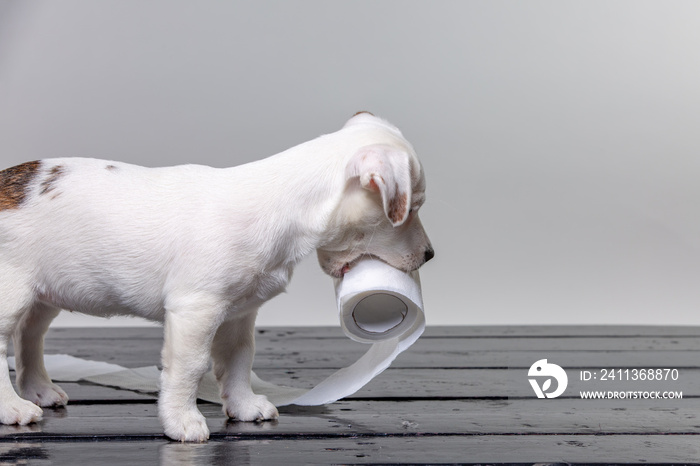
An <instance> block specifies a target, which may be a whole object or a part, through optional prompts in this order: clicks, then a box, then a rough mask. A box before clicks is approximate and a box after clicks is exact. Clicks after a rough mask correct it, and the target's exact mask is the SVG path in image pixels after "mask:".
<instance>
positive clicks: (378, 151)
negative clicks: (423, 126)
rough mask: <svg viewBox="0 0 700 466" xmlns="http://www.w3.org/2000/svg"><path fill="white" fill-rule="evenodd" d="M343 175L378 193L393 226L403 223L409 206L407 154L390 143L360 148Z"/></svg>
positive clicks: (409, 186)
mask: <svg viewBox="0 0 700 466" xmlns="http://www.w3.org/2000/svg"><path fill="white" fill-rule="evenodd" d="M346 175H347V178H348V179H351V178H358V177H359V179H360V184H361V185H362V187H363V188H365V189H368V190H370V191H373V192H376V193H379V194H380V195H381V197H382V203H383V205H384V213H386V216H387V217H388V218H389V220H390V221H391V223H392V225H394V226H395V227H396V226H399V225H401V224H403V223H404V222H405V221H406V219H407V218H408V215H409V210H410V208H411V161H410V157H409V155H408V153H406V152H404V151H401V150H398V149H395V148H393V147H390V146H384V145H372V146H365V147H363V148H361V149H360V150H359V151H358V152H357V153H356V154H355V155H354V156H353V157H352V159H351V160H350V163H349V164H348V166H347V171H346Z"/></svg>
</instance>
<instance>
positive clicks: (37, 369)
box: [13, 303, 68, 407]
mask: <svg viewBox="0 0 700 466" xmlns="http://www.w3.org/2000/svg"><path fill="white" fill-rule="evenodd" d="M59 312H60V309H57V308H55V307H53V306H49V305H46V304H42V303H36V304H34V306H32V308H31V309H30V310H29V312H27V313H25V314H24V315H23V316H22V318H21V319H20V321H19V324H18V325H17V328H16V329H15V333H14V336H13V339H14V344H15V358H16V361H17V388H18V389H19V393H20V395H21V396H22V398H25V399H27V400H29V401H31V402H33V403H35V404H37V405H39V406H43V407H48V406H65V404H66V403H67V402H68V395H66V393H65V392H64V391H63V390H62V389H61V387H59V386H58V385H56V384H54V383H53V382H51V379H50V378H49V375H48V373H47V372H46V368H45V367H44V335H45V334H46V331H47V330H48V329H49V324H50V323H51V321H52V320H53V319H54V318H55V317H56V316H57V315H58V313H59Z"/></svg>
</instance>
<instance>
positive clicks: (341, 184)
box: [0, 112, 433, 442]
mask: <svg viewBox="0 0 700 466" xmlns="http://www.w3.org/2000/svg"><path fill="white" fill-rule="evenodd" d="M424 192H425V178H424V176H423V171H422V168H421V165H420V163H419V162H418V159H417V158H416V155H415V152H414V150H413V148H412V147H411V145H410V144H409V143H408V142H407V141H406V140H405V139H404V138H403V136H402V135H401V133H400V132H399V130H398V129H397V128H395V127H394V126H392V125H391V124H389V123H387V122H386V121H384V120H382V119H379V118H377V117H375V116H373V115H371V114H369V113H367V112H361V113H359V114H357V115H355V116H354V117H353V118H351V119H350V120H349V121H348V122H347V124H346V125H345V126H344V127H343V128H342V129H341V130H340V131H337V132H335V133H332V134H328V135H324V136H321V137H319V138H317V139H314V140H312V141H310V142H307V143H304V144H301V145H299V146H296V147H294V148H292V149H289V150H287V151H285V152H282V153H280V154H277V155H275V156H273V157H269V158H267V159H264V160H260V161H257V162H254V163H250V164H246V165H242V166H239V167H235V168H228V169H214V168H210V167H205V166H197V165H185V166H178V167H171V168H143V167H138V166H133V165H127V164H124V163H118V162H107V161H101V160H94V159H73V158H67V159H47V160H42V161H38V162H29V163H25V164H22V165H19V166H17V167H14V168H9V169H7V170H4V171H2V172H0V422H2V423H3V424H28V423H32V422H37V421H39V420H41V417H42V410H41V408H40V407H39V406H45V407H46V406H60V405H65V404H66V402H67V400H68V397H67V396H66V394H65V393H64V392H63V390H61V388H60V387H58V386H57V385H55V384H53V383H52V382H51V380H50V379H49V376H48V375H47V373H46V369H45V368H44V363H43V355H42V352H43V337H44V334H45V333H46V330H47V328H48V326H49V323H50V322H51V320H52V319H53V318H54V317H55V316H56V315H57V314H58V312H59V310H60V309H68V310H71V311H75V312H81V313H85V314H90V315H97V316H114V315H136V316H141V317H144V318H146V319H151V320H155V321H160V322H164V326H165V330H164V332H165V342H164V346H163V351H162V364H163V373H162V377H161V385H160V387H161V388H160V397H159V401H158V409H159V416H160V420H161V423H162V424H163V427H164V429H165V434H166V435H167V436H168V437H170V438H172V439H176V440H180V441H195V442H196V441H204V440H206V439H207V438H208V437H209V430H208V429H207V425H206V422H205V419H204V416H202V414H201V413H200V412H199V410H198V409H197V404H196V393H197V387H198V384H199V381H200V379H201V377H202V376H203V374H204V373H205V372H206V370H207V369H208V365H209V361H210V358H212V359H213V363H214V371H215V374H216V377H217V379H218V381H219V384H220V388H221V398H222V399H223V402H224V405H223V410H224V412H225V413H226V415H228V416H229V417H231V418H234V419H238V420H242V421H254V420H267V419H275V418H277V416H278V413H277V410H276V408H275V407H274V406H273V405H272V404H271V403H270V402H269V401H268V400H267V399H266V398H265V397H264V396H260V395H255V394H254V393H253V392H252V390H251V388H250V380H249V379H250V369H251V366H252V363H253V356H254V352H255V349H254V325H255V317H256V315H257V311H258V308H259V307H260V305H261V304H262V303H263V302H265V301H267V300H268V299H270V298H272V297H273V296H275V295H277V294H279V293H280V292H281V291H283V289H284V288H285V286H286V285H287V282H288V281H289V279H290V277H291V274H292V268H293V267H294V265H295V264H296V263H297V262H299V260H300V259H301V258H302V257H304V256H305V255H307V254H308V253H310V252H312V251H313V250H314V249H316V250H317V251H318V257H319V262H320V264H321V267H322V268H323V270H324V271H326V272H327V273H328V274H330V275H332V276H334V277H342V276H343V274H344V273H345V272H347V271H348V270H349V269H350V268H352V266H353V263H354V262H355V261H357V260H358V259H359V258H360V257H362V256H364V255H371V256H375V257H377V258H380V259H382V260H384V261H385V262H387V263H388V264H390V265H392V266H394V267H397V268H399V269H402V270H405V271H411V270H415V269H417V268H418V267H420V266H421V265H422V264H423V263H424V262H426V261H427V260H430V258H432V257H433V249H432V247H431V245H430V242H429V240H428V237H427V236H426V234H425V231H424V230H423V227H422V226H421V223H420V221H419V219H418V216H417V211H418V208H419V207H420V206H421V205H422V203H423V201H424ZM10 337H13V339H14V345H15V354H16V360H17V386H18V389H19V392H20V394H21V395H22V397H23V398H24V399H23V398H20V397H19V396H18V395H17V394H16V393H15V391H14V390H13V388H12V383H11V380H10V378H9V374H8V368H7V358H6V356H7V344H8V341H9V339H10ZM27 400H29V401H27Z"/></svg>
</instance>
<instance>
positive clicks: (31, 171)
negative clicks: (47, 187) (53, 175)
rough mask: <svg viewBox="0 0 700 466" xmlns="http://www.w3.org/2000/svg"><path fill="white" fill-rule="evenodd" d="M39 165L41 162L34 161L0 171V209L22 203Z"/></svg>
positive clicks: (10, 207)
mask: <svg viewBox="0 0 700 466" xmlns="http://www.w3.org/2000/svg"><path fill="white" fill-rule="evenodd" d="M40 167H41V162H39V161H34V162H26V163H23V164H21V165H17V166H16V167H11V168H8V169H5V170H2V171H0V211H1V210H8V209H16V208H18V207H19V206H20V205H22V202H24V200H25V199H26V197H27V191H28V189H29V185H30V184H31V182H32V180H33V179H34V178H35V177H36V175H37V173H38V171H39V168H40Z"/></svg>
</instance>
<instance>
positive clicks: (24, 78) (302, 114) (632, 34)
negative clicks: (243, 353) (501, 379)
mask: <svg viewBox="0 0 700 466" xmlns="http://www.w3.org/2000/svg"><path fill="white" fill-rule="evenodd" d="M698 24H700V3H699V2H672V1H659V2H648V1H639V0H635V1H628V2H619V1H616V2H613V1H604V2H596V1H586V2H561V1H527V2H523V1H517V2H516V1H514V2H503V1H483V2H481V1H478V2H477V1H456V2H445V1H430V2H427V1H425V2H411V1H372V2H366V1H353V2H349V1H348V2H330V1H325V0H324V1H294V2H260V1H251V2H223V1H196V2H195V1H188V2H183V1H139V2H137V1H76V0H62V1H60V2H49V1H45V2H32V1H22V2H19V1H2V2H1V3H0V162H1V165H2V168H5V167H8V166H11V165H14V164H17V163H20V162H23V161H27V160H31V159H37V158H46V157H53V156H89V157H99V158H109V159H116V160H122V161H126V162H132V163H137V164H142V165H148V166H162V165H174V164H179V163H188V162H196V163H203V164H209V165H213V166H219V167H223V166H230V165H237V164H240V163H243V162H247V161H251V160H255V159H258V158H262V157H265V156H268V155H272V154H274V153H276V152H279V151H281V150H284V149H286V148H288V147H290V146H292V145H295V144H297V143H300V142H303V141H306V140H308V139H311V138H314V137H316V136H318V135H320V134H323V133H328V132H332V131H335V130H337V129H339V128H340V127H341V126H342V125H343V123H344V122H345V120H346V119H347V118H348V117H349V116H350V115H352V114H353V113H354V112H355V111H357V110H362V109H366V110H371V111H372V112H374V113H375V114H377V115H380V116H383V117H385V118H387V119H388V120H390V121H391V122H393V123H395V124H396V125H397V126H399V127H400V128H401V129H402V131H403V133H404V135H405V136H406V137H407V138H408V139H409V140H411V141H412V142H413V144H414V145H415V147H416V149H417V150H418V152H419V155H420V157H421V159H422V161H423V164H424V166H425V169H426V173H427V179H428V202H427V204H426V205H425V207H424V209H423V210H422V213H421V216H422V218H423V221H424V223H425V225H426V227H427V229H428V232H429V234H430V235H431V238H432V241H433V243H434V246H435V248H436V251H437V257H436V259H434V261H433V262H430V263H429V264H428V265H427V266H426V267H425V268H424V269H422V279H423V285H424V298H425V303H426V313H427V318H428V322H429V324H443V325H444V324H447V325H449V324H519V323H525V324H560V323H566V324H570V323H571V324H578V323H585V324H589V323H593V324H596V323H603V324H617V323H621V324H638V323H642V324H700V313H699V312H698V308H699V305H700V287H698V284H699V280H698V279H699V278H700V260H699V259H700V251H699V248H700V235H699V233H700V209H699V207H700V183H699V182H698V181H699V180H700V156H699V154H700V136H699V135H698V126H699V123H700V27H698ZM125 322H126V323H127V324H141V322H140V321H137V320H123V319H113V320H112V321H105V320H90V319H88V318H84V317H81V316H75V315H68V316H65V317H61V318H59V321H58V324H61V325H76V324H84V325H87V324H95V323H96V324H99V325H107V324H109V323H111V324H124V323H125ZM259 323H260V324H265V325H316V324H327V325H337V318H336V316H335V309H334V297H333V287H332V282H331V280H330V278H328V277H326V276H325V275H323V274H322V273H321V272H320V270H319V269H318V266H317V265H316V262H315V258H314V257H310V258H309V259H308V260H306V261H305V262H304V263H303V264H302V265H301V266H300V267H299V268H298V269H297V271H296V273H295V277H294V279H293V281H292V284H291V286H290V287H289V290H288V293H287V294H286V295H283V296H281V297H279V298H276V299H275V300H273V301H272V302H270V303H269V304H268V305H266V306H265V307H264V308H263V310H262V312H261V315H260V318H259Z"/></svg>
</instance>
